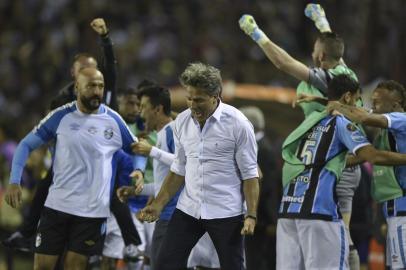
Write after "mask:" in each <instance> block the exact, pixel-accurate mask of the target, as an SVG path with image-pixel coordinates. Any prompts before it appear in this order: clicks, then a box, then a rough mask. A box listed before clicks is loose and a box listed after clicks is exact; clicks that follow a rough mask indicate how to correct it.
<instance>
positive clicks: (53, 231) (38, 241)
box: [34, 207, 106, 256]
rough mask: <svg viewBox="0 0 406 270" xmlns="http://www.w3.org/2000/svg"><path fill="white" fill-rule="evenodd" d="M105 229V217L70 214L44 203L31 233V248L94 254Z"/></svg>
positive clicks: (38, 251) (54, 253)
mask: <svg viewBox="0 0 406 270" xmlns="http://www.w3.org/2000/svg"><path fill="white" fill-rule="evenodd" d="M105 233H106V218H88V217H79V216H75V215H71V214H68V213H65V212H61V211H57V210H54V209H51V208H48V207H44V209H43V210H42V213H41V218H40V222H39V225H38V229H37V234H36V237H35V245H34V252H35V253H39V254H46V255H61V254H62V253H63V252H64V251H65V250H68V251H73V252H76V253H79V254H81V255H84V256H90V255H93V254H97V250H98V249H99V247H100V245H101V243H102V242H103V241H104V236H105Z"/></svg>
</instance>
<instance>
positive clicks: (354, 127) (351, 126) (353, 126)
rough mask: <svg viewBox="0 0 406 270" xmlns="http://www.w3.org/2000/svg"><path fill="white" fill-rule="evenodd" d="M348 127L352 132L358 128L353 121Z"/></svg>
mask: <svg viewBox="0 0 406 270" xmlns="http://www.w3.org/2000/svg"><path fill="white" fill-rule="evenodd" d="M347 129H348V130H349V131H351V132H354V131H356V130H357V127H356V126H355V125H354V124H353V123H349V124H347Z"/></svg>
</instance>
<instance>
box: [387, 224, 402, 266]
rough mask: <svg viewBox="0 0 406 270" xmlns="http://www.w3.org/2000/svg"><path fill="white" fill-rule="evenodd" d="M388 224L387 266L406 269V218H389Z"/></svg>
mask: <svg viewBox="0 0 406 270" xmlns="http://www.w3.org/2000/svg"><path fill="white" fill-rule="evenodd" d="M386 222H387V223H388V233H387V235H386V265H388V266H390V267H391V269H406V217H388V218H387V219H386Z"/></svg>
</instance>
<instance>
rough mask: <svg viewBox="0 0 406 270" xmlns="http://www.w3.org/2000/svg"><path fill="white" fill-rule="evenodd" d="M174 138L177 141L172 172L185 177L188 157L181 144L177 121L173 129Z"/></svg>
mask: <svg viewBox="0 0 406 270" xmlns="http://www.w3.org/2000/svg"><path fill="white" fill-rule="evenodd" d="M173 138H174V141H175V158H174V160H173V163H172V165H171V171H172V172H174V173H176V174H178V175H181V176H185V174H186V169H185V168H186V156H185V150H184V148H183V145H182V143H181V142H180V134H179V126H178V125H177V121H176V122H175V125H174V128H173Z"/></svg>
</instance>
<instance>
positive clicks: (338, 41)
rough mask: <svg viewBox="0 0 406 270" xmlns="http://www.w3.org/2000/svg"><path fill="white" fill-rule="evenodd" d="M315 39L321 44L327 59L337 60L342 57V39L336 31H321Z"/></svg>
mask: <svg viewBox="0 0 406 270" xmlns="http://www.w3.org/2000/svg"><path fill="white" fill-rule="evenodd" d="M317 40H318V41H319V42H320V43H321V44H322V46H323V51H324V53H325V54H326V57H327V59H330V60H334V61H339V60H340V59H341V58H342V57H343V55H344V41H343V39H342V38H341V37H340V36H339V35H337V34H336V33H333V32H327V33H321V34H320V36H319V37H318V39H317Z"/></svg>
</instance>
